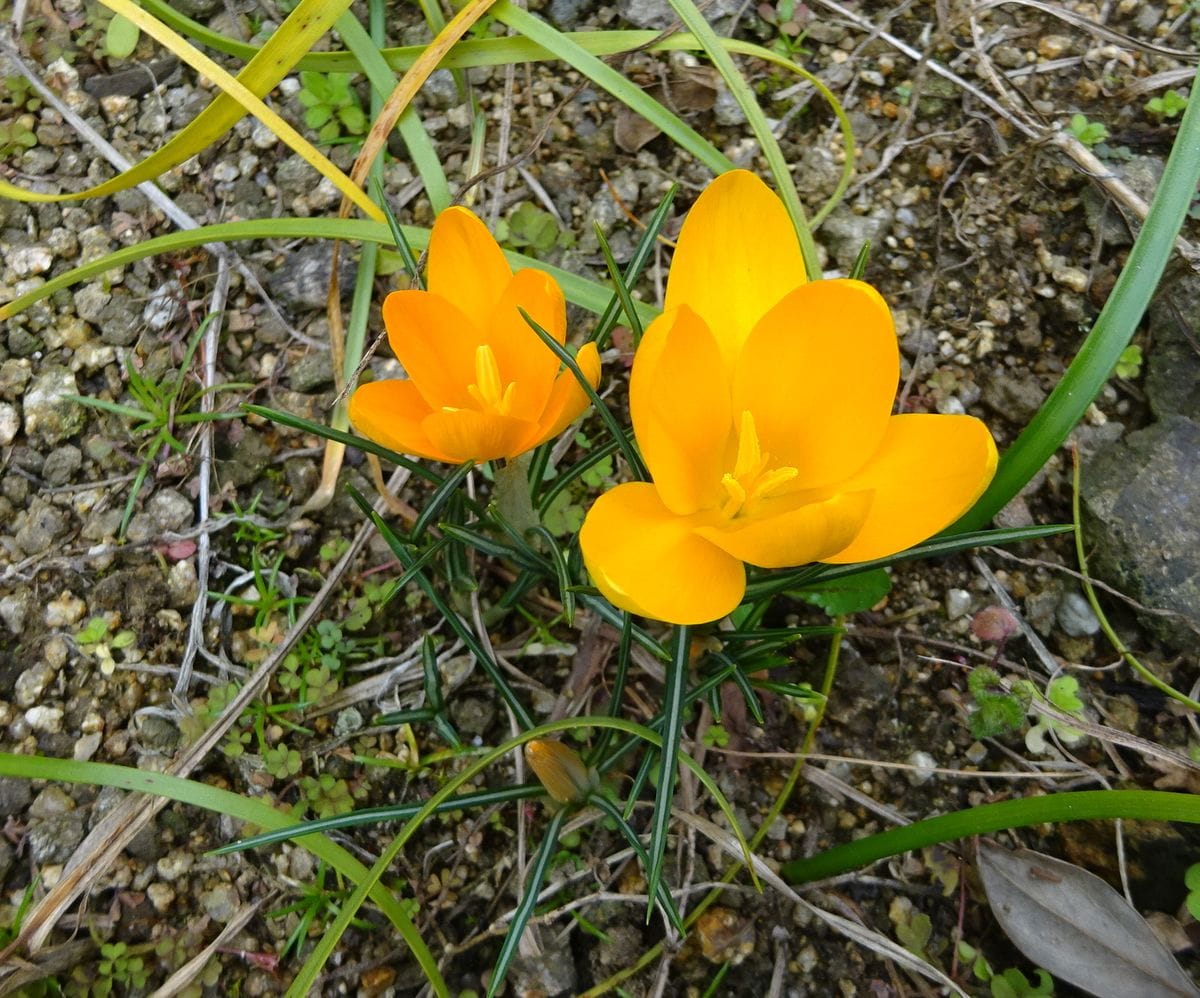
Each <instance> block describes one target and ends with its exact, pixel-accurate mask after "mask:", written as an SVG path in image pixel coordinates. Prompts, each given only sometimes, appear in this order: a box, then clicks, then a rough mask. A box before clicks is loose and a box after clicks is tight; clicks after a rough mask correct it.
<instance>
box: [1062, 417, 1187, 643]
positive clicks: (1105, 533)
mask: <svg viewBox="0 0 1200 998" xmlns="http://www.w3.org/2000/svg"><path fill="white" fill-rule="evenodd" d="M1081 496H1082V500H1083V512H1084V529H1085V532H1086V535H1087V538H1088V541H1089V543H1091V544H1093V545H1094V546H1095V555H1094V556H1093V559H1092V563H1091V564H1092V567H1093V569H1094V571H1095V572H1096V573H1097V574H1098V575H1099V576H1100V577H1101V578H1103V579H1105V580H1106V581H1108V582H1110V583H1112V584H1113V585H1115V586H1117V587H1118V588H1119V589H1120V590H1121V591H1122V592H1124V593H1126V594H1127V595H1129V596H1132V597H1133V598H1134V599H1136V600H1138V601H1139V602H1141V603H1144V604H1146V605H1147V606H1150V607H1155V608H1160V609H1167V610H1173V611H1175V612H1176V613H1178V614H1179V615H1180V618H1182V619H1180V618H1170V617H1161V616H1157V615H1154V616H1150V615H1147V616H1145V617H1144V618H1143V623H1144V624H1145V625H1146V626H1147V627H1148V628H1149V629H1151V630H1152V631H1154V632H1155V633H1157V634H1158V635H1159V636H1161V637H1162V638H1163V639H1165V640H1167V641H1168V642H1170V643H1172V644H1174V645H1175V646H1177V647H1179V648H1180V649H1181V650H1183V649H1189V650H1190V649H1193V648H1194V647H1195V642H1196V634H1197V630H1200V423H1197V422H1195V421H1193V420H1190V419H1187V418H1185V417H1182V416H1171V417H1168V418H1166V419H1164V420H1163V421H1162V422H1160V423H1156V424H1155V425H1153V426H1150V427H1147V428H1146V429H1144V430H1139V431H1137V432H1136V433H1131V434H1130V435H1129V436H1128V437H1127V438H1126V439H1125V440H1124V441H1123V442H1122V443H1120V444H1117V445H1116V446H1113V447H1111V448H1109V449H1108V450H1106V451H1105V452H1104V453H1102V454H1101V455H1099V456H1098V457H1097V458H1096V459H1095V460H1094V461H1092V462H1091V464H1089V465H1085V466H1084V469H1083V476H1082V482H1081Z"/></svg>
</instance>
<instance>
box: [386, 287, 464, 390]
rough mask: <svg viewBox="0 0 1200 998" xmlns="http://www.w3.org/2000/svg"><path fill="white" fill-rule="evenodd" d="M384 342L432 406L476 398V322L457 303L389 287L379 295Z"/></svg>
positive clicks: (428, 293)
mask: <svg viewBox="0 0 1200 998" xmlns="http://www.w3.org/2000/svg"><path fill="white" fill-rule="evenodd" d="M383 324H384V326H385V327H386V328H387V332H388V343H390V344H391V347H392V352H393V353H394V354H395V355H396V357H397V359H398V360H399V361H400V363H401V364H403V365H404V370H405V372H406V373H407V374H408V377H409V379H410V380H411V381H412V382H413V383H414V384H415V385H416V386H417V389H418V390H419V391H420V393H421V395H422V396H424V398H425V401H426V402H428V403H429V407H430V408H431V409H440V408H441V407H442V406H447V405H448V406H454V407H456V408H459V407H467V406H473V405H474V404H475V403H474V401H473V400H472V399H471V396H470V394H469V393H468V392H467V386H468V385H470V384H474V382H475V349H476V347H478V346H479V345H480V344H481V343H483V342H484V339H483V333H482V332H481V329H480V327H479V326H477V325H476V324H475V323H474V322H472V321H471V320H470V319H468V318H467V316H466V315H465V314H463V312H462V311H461V310H460V309H459V308H458V306H457V305H456V304H454V303H453V302H450V301H448V300H447V299H445V298H442V297H441V296H440V295H435V294H432V293H430V292H428V291H393V292H392V293H391V294H390V295H388V296H387V297H386V298H385V299H384V300H383Z"/></svg>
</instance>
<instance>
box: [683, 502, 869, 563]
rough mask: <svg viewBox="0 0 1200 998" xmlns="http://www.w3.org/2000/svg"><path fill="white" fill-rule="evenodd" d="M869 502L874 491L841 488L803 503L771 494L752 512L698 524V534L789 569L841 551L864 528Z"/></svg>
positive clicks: (745, 556)
mask: <svg viewBox="0 0 1200 998" xmlns="http://www.w3.org/2000/svg"><path fill="white" fill-rule="evenodd" d="M789 505H790V506H791V507H793V508H788V507H789ZM870 507H871V493H870V492H842V493H839V494H838V495H836V496H833V497H832V498H830V499H826V500H824V501H822V502H812V503H806V504H804V505H802V506H796V505H795V503H794V502H792V503H790V504H789V502H788V500H787V499H775V500H771V499H767V500H764V501H763V502H761V503H759V505H758V507H757V508H756V509H755V511H754V512H753V513H752V514H750V515H749V516H745V517H735V518H734V519H732V520H726V521H725V522H723V523H720V524H717V525H715V526H711V527H700V528H698V529H697V531H696V533H698V534H699V535H700V536H701V537H703V538H705V539H706V540H709V541H712V543H713V544H715V545H717V547H719V548H720V549H721V550H722V551H725V552H727V553H729V554H731V555H732V556H733V557H735V558H738V559H739V560H741V561H745V562H749V563H750V564H751V565H758V566H759V567H760V568H791V567H793V566H796V565H807V564H808V563H809V562H810V561H820V560H821V559H823V558H825V557H827V556H828V555H830V554H833V553H834V552H837V551H840V550H842V549H843V548H844V547H845V546H846V545H847V544H849V543H850V541H851V540H852V539H853V538H854V535H855V534H857V533H858V532H859V530H860V529H861V528H862V525H863V521H864V520H865V519H866V518H867V511H868V510H869V509H870Z"/></svg>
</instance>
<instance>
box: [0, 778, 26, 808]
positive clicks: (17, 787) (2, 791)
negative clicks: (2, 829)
mask: <svg viewBox="0 0 1200 998" xmlns="http://www.w3.org/2000/svg"><path fill="white" fill-rule="evenodd" d="M31 800H33V791H32V790H30V789H29V781H28V780H21V779H18V778H17V777H15V776H0V818H8V817H13V816H16V815H18V814H24V813H25V809H26V808H27V807H29V802H30V801H31Z"/></svg>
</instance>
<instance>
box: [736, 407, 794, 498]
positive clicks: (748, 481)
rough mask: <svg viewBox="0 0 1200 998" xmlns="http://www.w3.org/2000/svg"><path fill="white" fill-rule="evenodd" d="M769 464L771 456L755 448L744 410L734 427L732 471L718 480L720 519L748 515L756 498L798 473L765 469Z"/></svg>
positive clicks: (748, 414) (755, 431) (751, 420)
mask: <svg viewBox="0 0 1200 998" xmlns="http://www.w3.org/2000/svg"><path fill="white" fill-rule="evenodd" d="M770 463H771V455H770V454H764V453H763V452H762V447H761V446H760V445H759V442H758V429H757V428H756V427H755V425H754V415H753V414H752V413H751V412H750V411H749V410H748V409H747V410H744V411H743V412H742V418H741V423H740V426H739V427H738V448H737V457H736V458H735V460H734V463H733V471H732V472H726V473H725V474H724V475H723V476H722V478H721V487H722V488H723V489H724V490H725V494H726V496H727V497H728V498H727V499H726V500H725V502H724V504H723V505H722V506H721V515H722V516H724V517H726V518H732V517H735V516H737V515H739V514H741V513H746V512H748V511H749V510H750V507H752V506H753V505H754V503H756V502H758V500H759V499H764V498H766V497H767V496H769V495H770V494H771V493H772V492H774V491H775V490H776V489H778V488H780V487H781V486H783V485H786V484H787V483H788V482H790V481H791V480H792V479H793V478H795V477H796V476H797V475H798V474H799V472H798V471H797V470H796V469H795V468H792V467H788V466H784V467H781V468H771V469H770V470H768V468H769V467H770Z"/></svg>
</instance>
